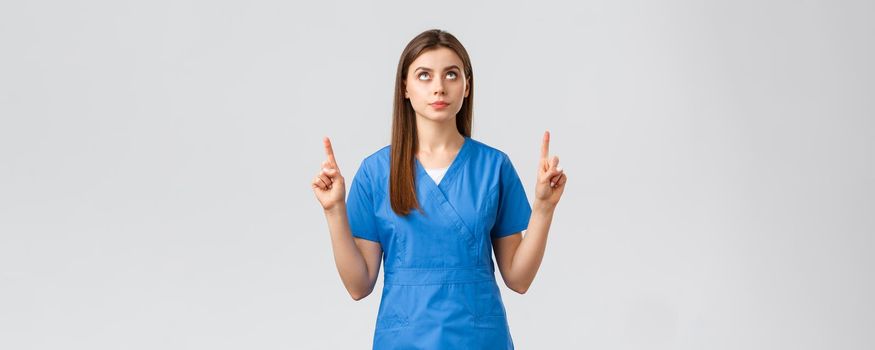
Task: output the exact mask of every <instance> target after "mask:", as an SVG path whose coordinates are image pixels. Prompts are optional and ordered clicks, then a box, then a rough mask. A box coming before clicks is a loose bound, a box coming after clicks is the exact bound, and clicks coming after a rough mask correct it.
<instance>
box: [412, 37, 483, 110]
mask: <svg viewBox="0 0 875 350" xmlns="http://www.w3.org/2000/svg"><path fill="white" fill-rule="evenodd" d="M462 69H463V65H462V59H461V58H459V55H457V54H456V52H455V51H453V50H451V49H449V48H446V47H438V48H435V49H431V50H428V51H423V52H422V54H420V55H419V57H417V58H416V59H415V60H414V61H413V62H412V63H411V64H410V67H409V68H408V70H407V77H406V79H405V89H406V92H405V97H406V98H407V99H408V100H410V104H411V105H412V106H413V110H414V111H416V115H417V117H419V118H426V119H429V120H434V121H446V120H453V119H454V118H455V117H456V113H458V112H459V110H460V109H462V101H463V100H464V98H466V97H468V81H467V80H466V77H465V73H464V71H463V70H462ZM437 101H440V102H443V104H442V103H435V102H437Z"/></svg>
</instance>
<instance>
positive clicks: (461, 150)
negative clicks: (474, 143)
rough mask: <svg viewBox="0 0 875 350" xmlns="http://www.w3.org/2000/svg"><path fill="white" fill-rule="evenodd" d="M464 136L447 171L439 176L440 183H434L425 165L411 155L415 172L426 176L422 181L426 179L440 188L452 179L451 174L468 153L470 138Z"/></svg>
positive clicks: (456, 170) (453, 173)
mask: <svg viewBox="0 0 875 350" xmlns="http://www.w3.org/2000/svg"><path fill="white" fill-rule="evenodd" d="M464 138H465V140H464V142H462V147H459V151H458V152H456V157H455V158H453V162H452V163H450V166H449V167H447V171H446V172H445V173H444V177H443V178H441V182H440V184H438V183H435V182H434V179H432V178H431V176H428V173H427V172H426V171H425V167H424V166H423V165H422V163H420V162H419V158H417V157H415V156H414V157H413V161H414V162H415V163H416V170H417V171H416V172H417V173H418V174H419V175H420V176H421V177H424V178H426V180H423V181H428V182H430V183H431V184H432V185H434V186H435V187H437V188H441V186H442V185H443V184H446V183H448V182H450V180H452V178H453V175H455V173H457V172H458V169H459V167H460V166H462V163H463V162H464V161H465V158H466V156H467V154H468V152H467V150H468V144H469V143H471V140H470V139H471V138H470V137H468V136H464Z"/></svg>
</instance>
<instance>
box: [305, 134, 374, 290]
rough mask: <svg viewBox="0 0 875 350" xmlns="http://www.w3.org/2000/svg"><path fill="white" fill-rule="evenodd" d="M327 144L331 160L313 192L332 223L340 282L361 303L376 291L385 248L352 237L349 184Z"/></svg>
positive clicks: (329, 142)
mask: <svg viewBox="0 0 875 350" xmlns="http://www.w3.org/2000/svg"><path fill="white" fill-rule="evenodd" d="M323 143H324V144H325V154H326V156H327V159H326V160H325V161H324V162H322V170H321V171H320V172H319V174H317V175H316V177H315V178H314V180H313V192H314V193H315V194H316V199H318V200H319V203H320V204H322V209H323V211H324V213H325V218H326V219H327V220H328V231H329V232H330V233H331V248H332V250H333V251H334V263H335V264H336V265H337V272H338V273H339V274H340V279H341V281H343V285H344V287H346V290H347V291H348V292H349V295H350V296H351V297H352V298H353V299H354V300H360V299H362V298H364V297H366V296H368V295H369V294H371V292H372V291H373V290H374V284H375V283H376V282H377V274H379V272H380V259H381V258H382V255H383V248H382V247H381V246H380V244H379V243H377V242H373V241H369V240H366V239H360V238H354V237H353V236H352V231H351V230H350V228H349V218H348V217H347V215H346V185H345V183H344V180H343V176H341V175H340V168H338V166H337V162H336V161H335V160H334V150H333V149H332V147H331V140H329V139H328V137H326V138H324V139H323Z"/></svg>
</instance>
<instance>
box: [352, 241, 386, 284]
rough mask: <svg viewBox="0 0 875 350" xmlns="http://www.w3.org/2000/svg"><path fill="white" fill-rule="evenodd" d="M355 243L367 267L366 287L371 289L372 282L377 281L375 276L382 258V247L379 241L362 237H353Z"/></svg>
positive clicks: (377, 273)
mask: <svg viewBox="0 0 875 350" xmlns="http://www.w3.org/2000/svg"><path fill="white" fill-rule="evenodd" d="M354 239H355V245H356V247H358V249H359V251H360V252H361V253H362V257H364V258H365V265H367V267H368V282H369V284H368V287H369V288H368V289H370V290H373V289H374V284H376V283H377V276H378V275H379V274H380V261H381V260H382V258H383V247H382V246H381V245H380V243H377V242H374V241H370V240H367V239H363V238H354Z"/></svg>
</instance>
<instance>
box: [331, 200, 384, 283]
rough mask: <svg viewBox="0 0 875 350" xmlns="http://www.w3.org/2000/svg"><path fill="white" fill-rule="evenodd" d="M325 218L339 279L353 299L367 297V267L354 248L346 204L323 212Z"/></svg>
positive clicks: (356, 247)
mask: <svg viewBox="0 0 875 350" xmlns="http://www.w3.org/2000/svg"><path fill="white" fill-rule="evenodd" d="M325 218H326V220H327V221H328V230H329V231H330V233H331V248H332V251H333V252H334V263H335V265H337V272H338V273H339V274H340V279H341V281H343V285H344V287H346V289H347V291H348V292H349V294H350V295H351V296H352V297H353V298H354V299H360V298H362V297H364V296H366V295H368V294H369V293H370V292H371V290H372V288H373V286H372V285H371V282H370V279H369V278H368V265H367V264H366V263H365V259H364V257H363V256H362V253H361V251H359V249H358V246H356V244H355V240H354V239H353V237H352V231H351V230H350V228H349V220H348V218H347V216H346V203H340V204H337V205H336V206H334V207H333V208H331V209H329V210H325Z"/></svg>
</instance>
